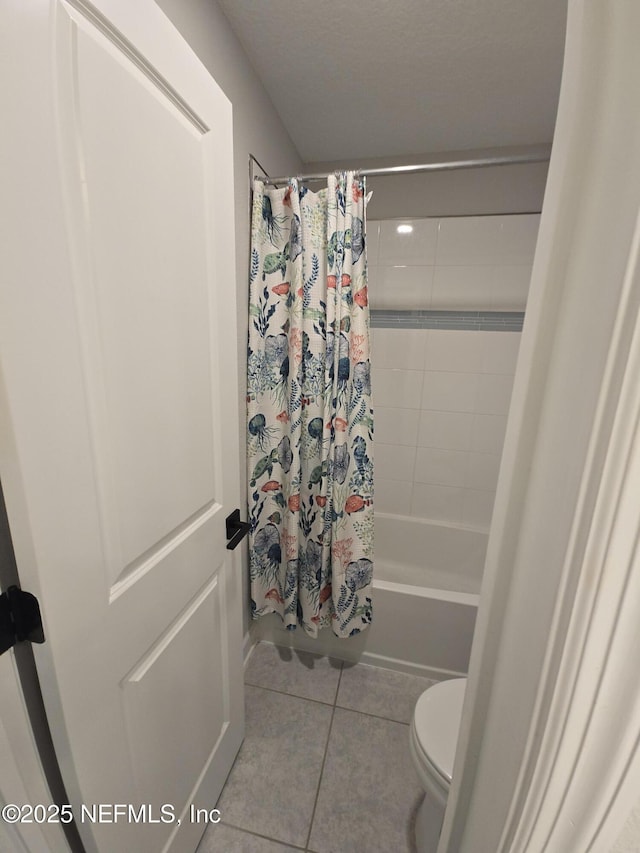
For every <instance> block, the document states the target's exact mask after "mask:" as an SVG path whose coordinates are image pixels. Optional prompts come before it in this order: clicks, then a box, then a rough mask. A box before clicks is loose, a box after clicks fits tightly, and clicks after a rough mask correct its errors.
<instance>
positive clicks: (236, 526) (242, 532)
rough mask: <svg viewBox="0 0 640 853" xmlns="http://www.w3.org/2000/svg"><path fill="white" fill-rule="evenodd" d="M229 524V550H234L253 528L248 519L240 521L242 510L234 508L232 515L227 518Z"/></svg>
mask: <svg viewBox="0 0 640 853" xmlns="http://www.w3.org/2000/svg"><path fill="white" fill-rule="evenodd" d="M226 524H227V539H228V540H229V541H228V542H227V550H228V551H233V549H234V548H235V547H236V545H239V544H240V542H241V541H242V540H243V539H244V537H245V536H246V535H247V533H248V532H249V530H250V529H251V525H250V524H249V522H248V521H240V510H239V509H234V511H233V512H232V513H231V515H228V516H227V519H226Z"/></svg>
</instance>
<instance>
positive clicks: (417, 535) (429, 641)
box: [250, 513, 488, 678]
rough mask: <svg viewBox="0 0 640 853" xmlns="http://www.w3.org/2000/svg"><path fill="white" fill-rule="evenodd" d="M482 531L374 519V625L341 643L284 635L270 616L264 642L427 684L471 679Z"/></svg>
mask: <svg viewBox="0 0 640 853" xmlns="http://www.w3.org/2000/svg"><path fill="white" fill-rule="evenodd" d="M487 538H488V536H487V533H485V532H483V531H481V530H472V529H469V528H464V527H459V526H452V525H445V524H437V523H434V522H429V521H424V520H422V519H416V518H408V517H405V516H398V515H390V514H387V513H376V517H375V569H374V584H373V586H374V599H373V606H374V614H373V624H372V625H371V626H370V627H369V628H368V629H367V630H366V631H365V632H364V633H362V634H359V635H358V636H356V637H350V638H349V639H347V640H341V639H338V638H337V637H335V636H334V635H333V634H331V632H330V631H323V632H322V634H321V636H320V637H319V638H318V639H317V640H313V639H311V638H310V637H307V636H306V635H305V634H304V633H303V631H301V630H297V631H285V630H284V628H283V627H282V623H281V621H280V618H279V617H278V616H277V615H276V614H270V615H269V616H265V617H263V618H262V619H259V620H257V621H256V622H253V624H252V626H251V636H250V644H253V643H254V642H257V641H259V640H261V641H263V642H272V643H275V644H276V645H280V646H289V647H291V648H296V649H300V650H302V651H311V652H316V653H319V654H324V655H329V656H331V657H337V658H340V659H342V660H346V661H351V662H356V661H359V662H361V663H369V664H373V665H375V666H382V667H385V668H387V669H397V670H401V671H403V672H410V673H413V674H415V675H422V676H425V677H427V678H449V677H453V676H456V675H463V674H466V672H467V670H468V665H469V654H470V651H471V641H472V639H473V629H474V626H475V620H476V612H477V608H478V598H479V593H480V583H481V580H482V571H483V568H484V559H485V554H486V549H487Z"/></svg>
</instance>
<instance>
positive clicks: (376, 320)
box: [371, 309, 524, 332]
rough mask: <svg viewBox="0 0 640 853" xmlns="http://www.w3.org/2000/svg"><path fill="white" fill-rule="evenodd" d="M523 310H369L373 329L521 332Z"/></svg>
mask: <svg viewBox="0 0 640 853" xmlns="http://www.w3.org/2000/svg"><path fill="white" fill-rule="evenodd" d="M523 323H524V311H430V310H421V311H393V310H386V309H385V310H379V311H376V310H374V309H372V310H371V328H373V329H455V330H462V331H470V332H521V331H522V325H523Z"/></svg>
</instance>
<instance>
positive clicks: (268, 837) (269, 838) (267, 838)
mask: <svg viewBox="0 0 640 853" xmlns="http://www.w3.org/2000/svg"><path fill="white" fill-rule="evenodd" d="M220 825H221V826H229V827H231V829H237V830H238V831H239V832H246V833H247V835H253V837H254V838H264V840H265V841H272V842H273V843H274V844H280V845H282V846H284V847H293V849H294V850H300V851H304V850H306V848H305V847H300V845H299V844H292V843H291V842H290V841H281V840H280V839H279V838H273V836H271V835H261V834H260V833H259V832H253V830H251V829H245V828H244V826H237V824H235V823H225V821H222V822H221V824H220Z"/></svg>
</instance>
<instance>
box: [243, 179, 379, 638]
mask: <svg viewBox="0 0 640 853" xmlns="http://www.w3.org/2000/svg"><path fill="white" fill-rule="evenodd" d="M364 206H365V199H364V193H363V186H362V183H361V182H360V181H359V180H356V179H355V178H354V175H353V173H352V172H348V173H342V174H340V175H337V176H336V175H330V176H329V178H328V186H327V188H326V189H323V190H321V191H319V192H311V191H309V190H308V189H307V188H306V187H302V186H298V182H297V181H296V180H292V181H291V182H290V183H289V185H288V186H287V187H286V188H283V189H273V188H266V187H265V186H264V184H262V183H261V182H256V184H255V187H254V195H253V209H252V223H251V269H250V306H249V311H250V317H249V353H248V392H247V394H248V430H247V442H248V474H249V521H250V524H251V531H250V542H249V549H250V571H251V596H252V608H253V615H254V617H255V618H257V617H259V616H262V615H264V614H265V613H272V612H275V613H278V614H280V616H281V617H282V619H283V621H284V624H285V625H286V627H287V628H290V629H293V628H295V627H296V626H297V625H298V624H299V625H302V627H303V629H304V631H305V632H306V633H307V634H309V635H311V636H313V637H316V636H317V635H318V630H319V629H320V628H323V627H327V626H330V627H331V629H332V630H333V632H334V633H335V634H336V635H337V636H338V637H349V636H352V635H354V634H357V633H359V632H360V631H362V630H363V629H364V628H366V627H367V626H368V625H369V623H370V622H371V617H372V603H371V585H372V573H373V452H372V438H373V412H372V408H371V381H370V363H369V307H368V299H367V279H366V262H365V250H364V241H365V234H364V221H365V216H364Z"/></svg>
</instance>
